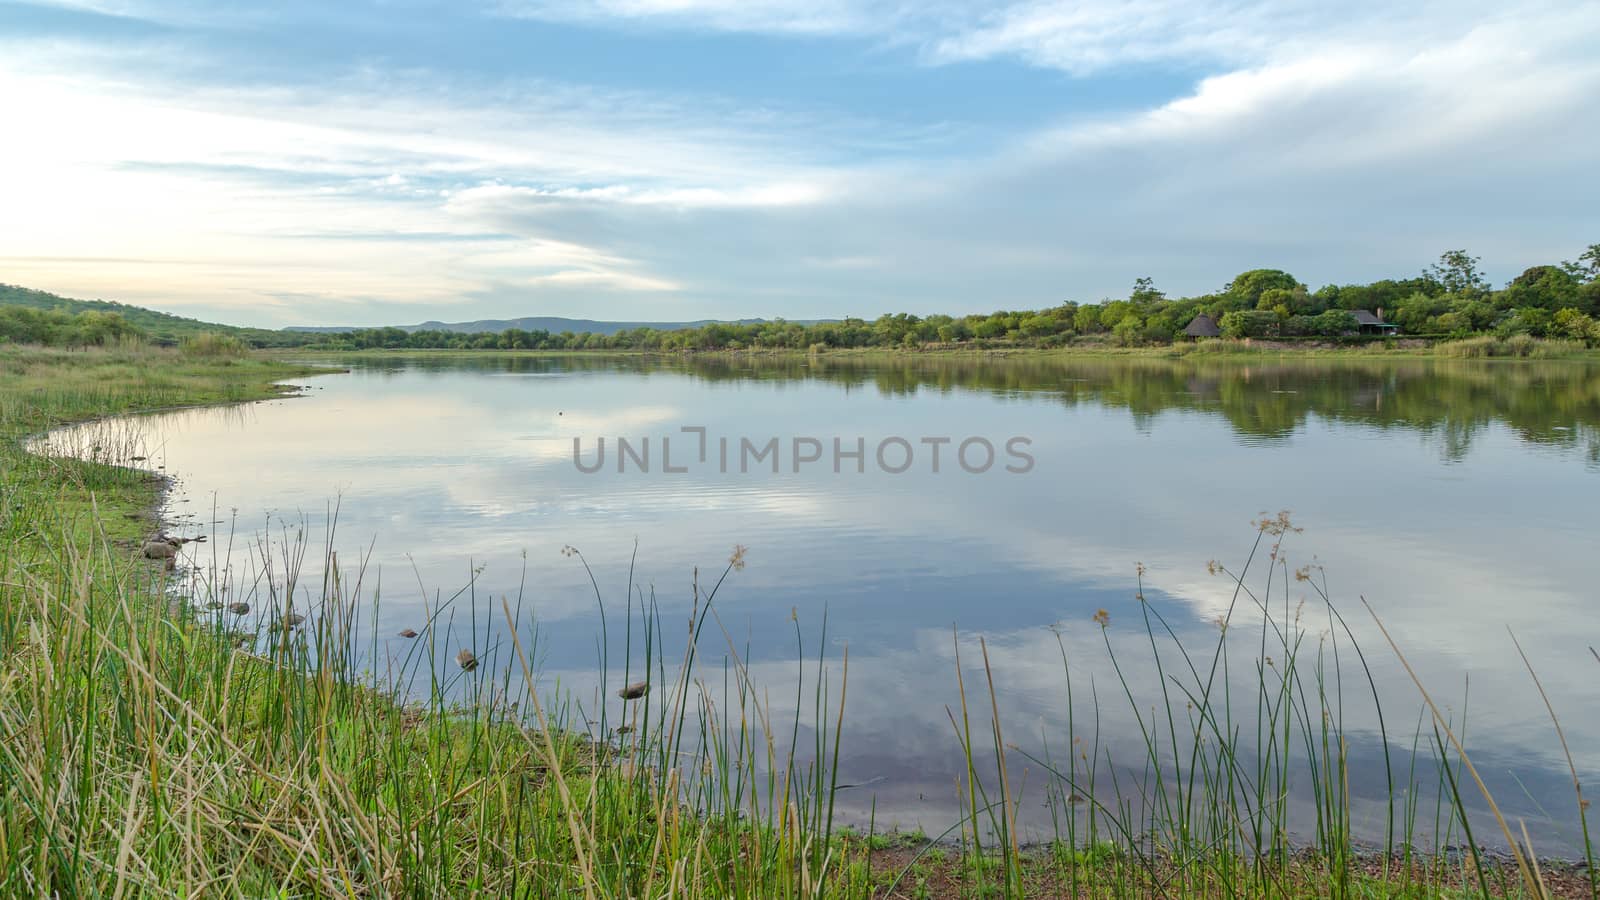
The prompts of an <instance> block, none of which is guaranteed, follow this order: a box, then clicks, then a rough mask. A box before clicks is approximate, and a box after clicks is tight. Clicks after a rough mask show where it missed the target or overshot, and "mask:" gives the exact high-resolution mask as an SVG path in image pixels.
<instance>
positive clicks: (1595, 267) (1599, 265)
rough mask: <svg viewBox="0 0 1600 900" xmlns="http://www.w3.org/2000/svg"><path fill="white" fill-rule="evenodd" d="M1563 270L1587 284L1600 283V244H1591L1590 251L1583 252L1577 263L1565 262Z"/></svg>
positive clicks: (1562, 265) (1562, 266)
mask: <svg viewBox="0 0 1600 900" xmlns="http://www.w3.org/2000/svg"><path fill="white" fill-rule="evenodd" d="M1561 268H1563V269H1565V270H1566V271H1567V274H1569V275H1571V276H1572V277H1573V278H1575V279H1577V280H1578V281H1581V282H1583V283H1585V284H1592V283H1594V282H1596V281H1600V244H1590V245H1589V249H1587V250H1585V251H1583V255H1582V256H1579V257H1578V261H1577V262H1564V263H1562V264H1561Z"/></svg>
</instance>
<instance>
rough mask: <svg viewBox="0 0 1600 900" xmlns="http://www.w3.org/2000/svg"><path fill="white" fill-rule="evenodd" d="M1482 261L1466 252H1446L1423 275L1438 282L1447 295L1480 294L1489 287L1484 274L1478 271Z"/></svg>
mask: <svg viewBox="0 0 1600 900" xmlns="http://www.w3.org/2000/svg"><path fill="white" fill-rule="evenodd" d="M1482 261H1483V260H1482V259H1481V258H1480V257H1476V256H1473V255H1471V254H1469V253H1467V251H1465V250H1446V251H1445V252H1443V253H1441V254H1439V261H1438V262H1436V263H1434V264H1433V265H1431V266H1429V267H1428V269H1427V271H1425V272H1423V275H1424V276H1426V277H1428V278H1432V279H1433V280H1434V281H1437V282H1438V283H1439V284H1440V285H1441V286H1443V287H1444V290H1445V293H1447V294H1473V293H1480V292H1482V291H1485V290H1487V289H1488V287H1489V282H1487V281H1485V280H1484V277H1483V273H1481V272H1479V271H1478V263H1480V262H1482Z"/></svg>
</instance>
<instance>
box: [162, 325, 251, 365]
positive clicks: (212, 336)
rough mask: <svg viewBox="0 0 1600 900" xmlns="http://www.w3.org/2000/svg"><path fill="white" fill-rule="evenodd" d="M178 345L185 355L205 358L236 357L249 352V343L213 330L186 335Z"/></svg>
mask: <svg viewBox="0 0 1600 900" xmlns="http://www.w3.org/2000/svg"><path fill="white" fill-rule="evenodd" d="M179 346H180V347H181V349H182V350H183V354H184V355H185V356H198V357H205V358H207V359H238V358H240V357H242V356H245V355H247V354H249V352H250V345H249V344H246V343H245V342H244V341H241V340H239V339H238V338H236V337H234V336H233V335H229V334H217V333H216V332H213V331H203V332H201V333H200V334H197V335H194V336H193V337H186V338H184V339H183V342H182V343H181V344H180V345H179Z"/></svg>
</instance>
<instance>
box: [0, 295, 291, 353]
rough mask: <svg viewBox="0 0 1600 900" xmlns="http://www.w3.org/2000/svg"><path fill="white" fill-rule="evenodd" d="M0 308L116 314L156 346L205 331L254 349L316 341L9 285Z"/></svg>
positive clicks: (176, 341) (268, 330)
mask: <svg viewBox="0 0 1600 900" xmlns="http://www.w3.org/2000/svg"><path fill="white" fill-rule="evenodd" d="M0 306H26V307H29V308H31V309H43V310H54V311H56V312H64V313H67V314H69V315H77V314H78V313H82V312H90V311H94V312H106V313H117V314H118V315H120V316H122V318H123V319H125V320H127V322H128V323H129V324H131V325H133V326H134V327H136V328H138V329H139V330H140V331H143V332H144V333H146V334H148V335H149V336H150V337H151V339H152V340H154V341H155V342H156V343H159V344H176V343H178V342H179V341H180V340H182V339H183V338H185V337H191V336H193V335H197V334H201V333H204V332H208V331H209V332H212V333H214V334H228V335H233V336H234V337H237V338H239V339H240V340H242V341H246V342H248V343H249V344H251V345H253V346H256V347H299V346H304V345H306V344H309V343H312V342H314V341H316V340H317V338H316V337H315V336H313V335H309V334H298V333H295V332H290V331H273V330H271V329H267V328H240V327H239V326H237V325H219V324H217V323H214V322H202V321H200V320H199V319H188V318H184V317H183V316H174V315H172V314H171V313H164V312H156V311H155V310H153V309H145V308H144V307H142V306H129V305H128V304H126V303H115V302H112V301H110V300H73V299H71V298H68V297H58V296H56V295H55V294H50V293H46V292H44V291H35V290H32V289H30V288H24V287H16V286H15V285H9V284H0Z"/></svg>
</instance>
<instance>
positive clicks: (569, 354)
mask: <svg viewBox="0 0 1600 900" xmlns="http://www.w3.org/2000/svg"><path fill="white" fill-rule="evenodd" d="M1466 340H1469V341H1470V340H1476V339H1466ZM1399 341H1400V342H1401V344H1403V345H1396V346H1387V345H1385V344H1383V343H1382V342H1378V341H1373V342H1365V343H1353V344H1349V345H1328V344H1322V343H1314V342H1306V345H1305V346H1300V345H1298V342H1279V341H1271V340H1266V339H1250V338H1247V339H1242V340H1237V341H1232V340H1227V341H1223V340H1217V341H1211V342H1199V343H1189V344H1171V345H1159V346H1140V347H1114V346H1110V345H1108V344H1103V343H1085V344H1081V345H1075V346H1074V345H1068V346H1062V347H1028V346H975V345H961V346H949V345H927V346H921V347H912V348H906V347H830V348H823V349H817V350H802V349H795V348H778V347H751V348H739V349H712V350H637V349H598V350H566V349H562V350H525V349H518V350H505V349H441V348H369V349H361V350H334V349H318V348H316V347H305V348H296V349H269V350H260V351H257V352H258V353H261V354H264V355H265V356H267V357H268V358H273V359H283V360H286V361H293V360H296V359H307V360H324V359H326V360H337V359H494V358H519V359H520V358H549V359H566V358H572V359H581V358H593V359H601V358H608V357H609V358H630V359H663V360H670V359H730V360H758V359H773V360H808V359H820V360H829V359H848V360H896V361H909V360H919V359H920V360H940V361H943V360H962V361H984V362H1005V361H1012V360H1021V361H1038V360H1051V361H1054V360H1072V359H1146V360H1172V361H1180V360H1182V361H1197V360H1205V361H1216V362H1222V361H1227V360H1239V361H1256V360H1265V359H1306V360H1333V361H1337V360H1400V359H1407V360H1417V359H1439V360H1451V361H1465V362H1523V361H1538V362H1596V363H1600V348H1593V349H1583V350H1576V351H1574V350H1571V349H1570V348H1567V347H1565V346H1564V345H1563V344H1561V342H1536V343H1535V345H1534V350H1535V353H1536V354H1537V353H1539V352H1540V350H1541V348H1546V347H1548V348H1549V350H1550V355H1524V356H1513V355H1493V354H1488V355H1479V356H1463V355H1455V354H1453V353H1452V352H1449V351H1448V350H1447V348H1449V347H1450V346H1451V345H1452V344H1457V343H1461V342H1460V341H1444V340H1433V339H1420V338H1418V339H1409V340H1408V339H1405V338H1401V339H1399Z"/></svg>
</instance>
